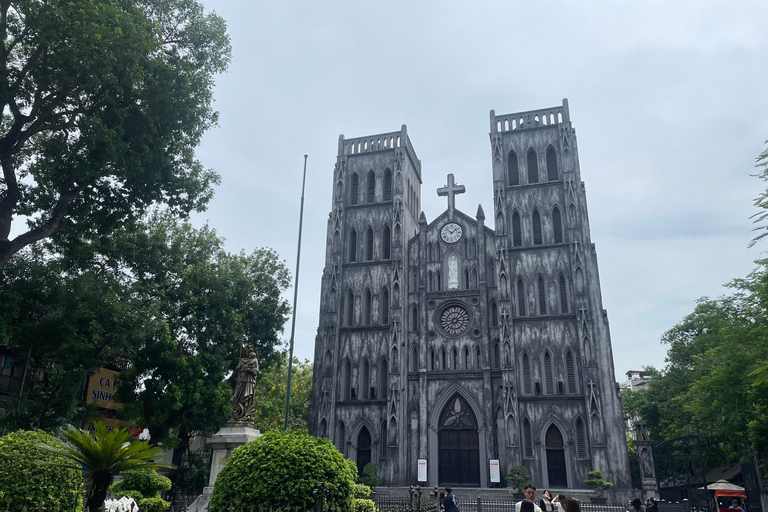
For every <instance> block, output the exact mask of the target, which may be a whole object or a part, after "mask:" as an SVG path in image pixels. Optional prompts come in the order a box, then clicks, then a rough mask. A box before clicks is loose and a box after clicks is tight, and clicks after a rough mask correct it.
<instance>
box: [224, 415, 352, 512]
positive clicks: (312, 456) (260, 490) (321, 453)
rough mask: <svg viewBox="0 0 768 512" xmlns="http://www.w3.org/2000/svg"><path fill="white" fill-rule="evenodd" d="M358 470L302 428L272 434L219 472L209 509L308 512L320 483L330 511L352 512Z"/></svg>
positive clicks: (250, 445) (236, 455) (247, 447)
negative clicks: (348, 511) (284, 509)
mask: <svg viewBox="0 0 768 512" xmlns="http://www.w3.org/2000/svg"><path fill="white" fill-rule="evenodd" d="M356 476H357V468H356V466H355V463H354V462H352V461H350V460H347V459H345V458H344V456H343V455H342V454H341V453H340V452H339V451H338V450H337V449H336V447H335V446H333V444H332V443H331V442H330V441H329V440H328V439H323V438H317V437H313V436H310V435H309V434H308V433H307V432H306V431H302V430H288V431H280V430H271V431H269V432H267V433H266V434H264V435H262V436H261V437H259V438H257V439H255V440H254V441H251V442H250V443H247V444H245V445H243V446H240V447H239V448H236V449H235V450H234V451H233V452H232V455H231V456H230V457H229V459H228V460H227V463H226V464H225V465H224V467H223V468H222V469H221V472H220V473H219V475H218V477H217V478H216V484H215V486H214V490H213V496H212V497H211V510H224V509H225V508H227V507H229V506H232V507H234V508H236V509H237V508H247V507H251V506H253V505H254V504H256V505H257V506H258V507H259V508H264V509H268V508H275V509H276V508H280V509H283V508H291V509H293V508H299V509H309V508H311V507H312V506H313V505H314V497H313V495H312V491H313V490H314V488H315V486H317V484H319V483H320V482H324V483H325V485H326V488H327V489H328V496H327V498H326V503H327V504H328V506H329V508H337V509H344V510H349V509H350V508H352V505H353V495H354V486H355V477H356Z"/></svg>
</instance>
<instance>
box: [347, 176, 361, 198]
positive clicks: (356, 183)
mask: <svg viewBox="0 0 768 512" xmlns="http://www.w3.org/2000/svg"><path fill="white" fill-rule="evenodd" d="M359 199H360V178H358V176H357V173H356V172H353V173H352V177H351V178H350V180H349V204H357V202H358V201H359Z"/></svg>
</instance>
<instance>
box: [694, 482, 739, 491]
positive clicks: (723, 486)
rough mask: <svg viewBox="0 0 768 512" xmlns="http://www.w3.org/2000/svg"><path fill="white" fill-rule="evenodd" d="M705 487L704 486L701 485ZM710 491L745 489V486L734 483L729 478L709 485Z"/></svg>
mask: <svg viewBox="0 0 768 512" xmlns="http://www.w3.org/2000/svg"><path fill="white" fill-rule="evenodd" d="M699 489H703V487H699ZM707 490H708V491H743V490H744V488H743V487H740V486H738V485H735V484H732V483H731V482H729V481H728V480H718V481H717V482H715V483H713V484H709V485H708V486H707Z"/></svg>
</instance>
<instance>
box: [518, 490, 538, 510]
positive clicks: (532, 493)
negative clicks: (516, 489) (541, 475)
mask: <svg viewBox="0 0 768 512" xmlns="http://www.w3.org/2000/svg"><path fill="white" fill-rule="evenodd" d="M523 494H525V499H526V500H528V501H530V502H532V503H533V512H541V509H540V508H539V506H538V505H536V487H534V486H532V485H530V484H528V485H526V486H525V489H523ZM522 503H523V502H522V501H518V502H517V503H516V504H515V512H520V507H521V506H522Z"/></svg>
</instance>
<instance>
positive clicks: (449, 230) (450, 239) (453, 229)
mask: <svg viewBox="0 0 768 512" xmlns="http://www.w3.org/2000/svg"><path fill="white" fill-rule="evenodd" d="M461 234H462V231H461V226H459V225H458V224H456V223H455V222H449V223H448V224H446V225H445V226H443V229H441V230H440V238H442V239H443V241H444V242H446V243H449V244H454V243H456V242H458V241H459V240H461Z"/></svg>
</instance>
